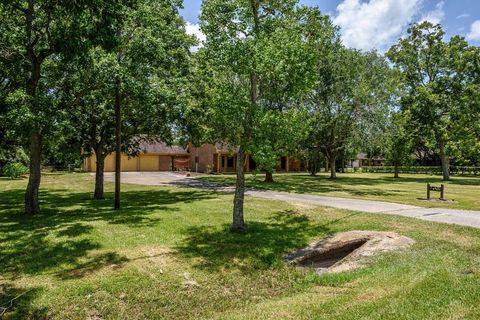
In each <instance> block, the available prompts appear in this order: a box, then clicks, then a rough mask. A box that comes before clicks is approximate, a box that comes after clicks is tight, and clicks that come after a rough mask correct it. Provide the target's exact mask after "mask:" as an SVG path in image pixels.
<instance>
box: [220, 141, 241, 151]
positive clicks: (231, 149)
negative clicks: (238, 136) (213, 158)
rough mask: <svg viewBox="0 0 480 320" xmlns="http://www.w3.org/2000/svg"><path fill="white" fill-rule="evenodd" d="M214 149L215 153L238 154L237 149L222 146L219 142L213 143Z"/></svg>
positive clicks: (226, 145) (225, 145)
mask: <svg viewBox="0 0 480 320" xmlns="http://www.w3.org/2000/svg"><path fill="white" fill-rule="evenodd" d="M215 149H217V152H220V153H234V152H238V147H231V146H229V145H228V144H224V143H221V142H217V143H215Z"/></svg>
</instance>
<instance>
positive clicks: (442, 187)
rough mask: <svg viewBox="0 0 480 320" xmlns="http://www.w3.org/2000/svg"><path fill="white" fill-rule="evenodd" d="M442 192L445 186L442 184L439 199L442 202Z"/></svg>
mask: <svg viewBox="0 0 480 320" xmlns="http://www.w3.org/2000/svg"><path fill="white" fill-rule="evenodd" d="M444 190H445V186H444V185H443V184H442V185H441V186H440V199H441V200H443V193H444Z"/></svg>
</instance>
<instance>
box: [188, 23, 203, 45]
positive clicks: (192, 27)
mask: <svg viewBox="0 0 480 320" xmlns="http://www.w3.org/2000/svg"><path fill="white" fill-rule="evenodd" d="M185 31H186V32H187V34H190V35H194V36H196V37H197V39H198V40H199V41H200V43H199V45H198V46H194V47H192V48H191V50H192V51H197V50H198V49H199V48H201V47H202V46H203V41H205V39H206V37H205V35H204V34H203V32H202V30H200V25H199V24H197V23H191V22H188V21H187V24H186V25H185Z"/></svg>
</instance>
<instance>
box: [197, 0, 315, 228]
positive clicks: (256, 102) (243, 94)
mask: <svg viewBox="0 0 480 320" xmlns="http://www.w3.org/2000/svg"><path fill="white" fill-rule="evenodd" d="M309 12H310V11H309V10H307V9H306V8H301V7H297V1H295V0H279V1H266V0H248V1H245V0H233V1H232V0H229V1H227V0H206V1H204V2H203V6H202V15H201V19H200V24H201V28H202V31H203V32H204V33H205V35H206V41H205V47H204V49H201V50H200V52H199V53H198V58H199V59H203V60H204V62H202V63H200V65H202V66H203V67H204V70H202V71H201V72H202V73H203V74H204V75H205V76H207V77H208V82H209V87H208V89H207V90H206V95H205V97H206V102H205V103H204V104H203V106H204V107H205V113H206V116H205V117H206V119H207V120H208V127H209V129H208V130H207V131H208V133H209V134H210V136H211V137H213V138H214V139H216V140H220V141H222V142H224V143H227V144H229V145H232V146H238V152H237V165H236V170H237V172H236V174H237V181H236V188H235V197H234V206H233V224H232V230H233V231H237V232H243V231H244V230H245V223H244V212H243V203H244V192H245V159H246V157H245V154H246V152H247V151H249V149H250V148H251V147H252V146H254V141H259V140H258V139H256V136H259V135H260V133H264V132H265V126H262V124H263V123H268V121H263V120H265V117H266V114H267V113H269V112H272V108H271V106H272V103H276V102H278V101H279V99H280V98H282V99H288V98H289V97H290V93H292V96H295V93H297V92H299V91H302V90H304V88H306V87H308V86H309V85H308V83H309V81H310V80H311V79H310V78H309V74H310V73H309V70H310V69H309V68H308V66H309V64H310V62H312V61H313V58H314V55H313V54H310V53H311V52H312V51H310V50H306V49H307V48H308V46H309V45H308V40H307V39H308V37H309V35H308V34H307V33H306V32H305V31H306V29H305V28H304V24H303V22H304V21H305V20H308V19H309V14H310V13H309ZM310 31H311V32H316V31H315V30H314V29H311V30H310ZM287 79H288V81H286V80H287ZM273 83H275V84H278V87H276V86H274V85H272V84H273ZM286 83H288V86H283V85H284V84H286ZM280 88H282V90H285V92H284V93H283V94H280V92H281V90H280ZM285 105H286V104H284V106H285ZM270 114H271V115H272V114H273V113H270ZM275 115H279V114H278V113H277V114H275ZM276 129H277V130H279V131H281V130H283V128H281V127H279V128H276ZM257 148H258V145H257Z"/></svg>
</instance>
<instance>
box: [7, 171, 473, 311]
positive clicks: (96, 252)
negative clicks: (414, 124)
mask: <svg viewBox="0 0 480 320" xmlns="http://www.w3.org/2000/svg"><path fill="white" fill-rule="evenodd" d="M25 184H26V180H16V181H10V180H5V179H0V305H3V304H4V303H6V302H7V301H9V300H10V299H11V298H14V297H16V296H18V295H19V294H21V293H25V294H24V295H23V296H21V297H20V298H18V299H17V300H16V302H15V303H14V306H13V308H12V309H10V310H9V312H8V313H7V314H6V319H9V318H13V319H211V318H217V319H358V318H364V319H393V318H395V319H406V318H408V319H445V318H457V319H468V318H470V319H477V318H479V317H480V307H479V305H480V290H478V288H479V287H480V267H479V266H480V256H479V252H480V231H479V230H476V229H471V228H464V227H459V226H451V225H443V224H436V223H432V222H426V221H419V220H413V219H407V218H401V217H396V216H382V215H373V214H372V215H370V214H362V213H355V212H349V211H344V210H336V209H329V208H315V207H306V206H301V207H294V206H292V205H288V204H286V203H283V202H277V201H268V200H262V199H255V198H251V197H247V198H246V220H247V224H248V233H247V234H245V235H238V234H232V233H230V232H229V231H228V226H229V223H230V220H231V201H232V195H230V194H217V193H213V192H207V191H199V190H193V189H181V188H178V189H176V188H164V187H143V186H134V185H124V186H123V198H122V199H123V209H122V210H120V211H114V210H112V205H113V201H112V193H111V191H112V184H109V183H108V184H107V185H106V187H107V199H106V200H104V201H100V202H94V201H93V200H91V191H92V189H93V179H92V177H91V176H88V175H85V174H67V175H47V176H45V177H44V180H43V183H42V190H41V198H42V210H43V213H42V214H40V215H38V216H35V217H24V216H23V215H22V213H21V212H22V199H23V191H24V187H25ZM367 229H370V230H389V231H397V232H399V233H401V234H404V235H407V236H410V237H412V238H414V239H415V240H416V244H415V245H414V246H413V247H412V248H411V249H409V250H407V251H403V252H398V253H391V254H383V255H381V256H379V257H377V258H374V259H372V260H371V261H370V263H369V267H368V268H364V269H362V270H360V271H356V272H350V273H343V274H337V275H323V276H318V275H315V274H313V273H306V274H304V273H300V272H297V271H295V270H294V269H291V268H287V267H285V266H284V265H283V264H282V262H281V257H282V255H283V254H284V253H287V252H289V251H290V250H292V249H296V248H300V247H303V246H305V245H306V244H307V243H309V242H310V241H312V240H314V239H318V238H322V237H324V236H326V235H329V234H333V233H335V232H338V231H345V230H367Z"/></svg>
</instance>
